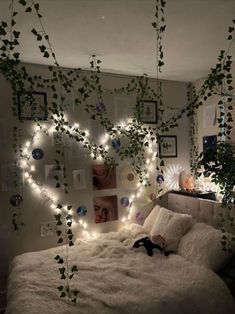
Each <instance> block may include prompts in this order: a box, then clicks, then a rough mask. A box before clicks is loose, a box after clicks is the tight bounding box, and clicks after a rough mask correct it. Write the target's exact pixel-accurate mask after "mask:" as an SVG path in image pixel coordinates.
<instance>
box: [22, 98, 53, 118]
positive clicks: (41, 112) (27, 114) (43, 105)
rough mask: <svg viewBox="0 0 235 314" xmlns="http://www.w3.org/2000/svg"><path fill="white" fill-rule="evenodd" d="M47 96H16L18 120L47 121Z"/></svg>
mask: <svg viewBox="0 0 235 314" xmlns="http://www.w3.org/2000/svg"><path fill="white" fill-rule="evenodd" d="M47 114H48V113H47V94H46V93H45V92H32V97H30V96H28V95H27V96H20V95H19V96H18V118H19V120H47Z"/></svg>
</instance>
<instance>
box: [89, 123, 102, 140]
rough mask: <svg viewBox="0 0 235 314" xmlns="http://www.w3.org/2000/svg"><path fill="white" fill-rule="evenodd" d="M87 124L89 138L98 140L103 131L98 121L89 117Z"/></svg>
mask: <svg viewBox="0 0 235 314" xmlns="http://www.w3.org/2000/svg"><path fill="white" fill-rule="evenodd" d="M88 124H89V130H90V137H91V139H92V140H93V141H95V142H97V141H100V140H101V139H102V137H103V135H104V133H105V130H104V127H103V126H102V125H101V124H100V122H99V121H97V120H93V119H89V121H88Z"/></svg>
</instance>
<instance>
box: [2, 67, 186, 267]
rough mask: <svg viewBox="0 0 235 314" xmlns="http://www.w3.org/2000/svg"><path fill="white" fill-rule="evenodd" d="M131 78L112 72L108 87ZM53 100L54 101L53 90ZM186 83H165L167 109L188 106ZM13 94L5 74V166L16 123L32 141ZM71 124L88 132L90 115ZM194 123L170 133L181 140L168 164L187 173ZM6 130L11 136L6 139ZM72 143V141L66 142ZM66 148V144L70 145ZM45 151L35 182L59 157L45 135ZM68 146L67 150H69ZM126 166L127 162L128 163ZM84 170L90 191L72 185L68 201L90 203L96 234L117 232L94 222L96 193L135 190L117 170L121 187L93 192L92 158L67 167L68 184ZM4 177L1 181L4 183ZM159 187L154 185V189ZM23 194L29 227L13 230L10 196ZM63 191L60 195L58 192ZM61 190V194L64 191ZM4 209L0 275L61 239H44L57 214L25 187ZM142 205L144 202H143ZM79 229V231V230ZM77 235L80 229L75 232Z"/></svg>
mask: <svg viewBox="0 0 235 314" xmlns="http://www.w3.org/2000/svg"><path fill="white" fill-rule="evenodd" d="M27 68H28V70H29V72H30V73H34V74H41V75H44V76H46V75H47V74H48V72H47V68H46V67H44V66H39V65H32V64H28V65H27ZM129 79H130V77H125V76H116V75H112V74H104V75H103V85H104V86H105V87H106V88H118V87H121V86H123V85H124V84H125V83H126V82H128V81H129ZM150 84H151V86H152V87H153V88H156V81H155V80H153V79H152V80H150ZM46 92H47V93H48V97H49V98H50V92H49V91H46ZM186 93H187V85H186V83H183V82H175V81H163V98H164V103H165V105H166V106H171V107H174V108H176V111H177V110H179V109H180V108H181V107H182V106H184V105H185V104H186V102H187V96H186ZM11 96H12V92H11V86H10V84H9V83H8V82H6V81H5V79H4V78H3V77H2V76H0V103H1V105H0V122H1V130H2V134H1V143H2V149H1V155H0V161H1V165H4V164H5V163H9V162H13V161H14V160H15V155H14V153H13V150H12V148H11V144H12V127H13V126H14V125H17V126H20V127H21V129H22V135H21V140H22V144H23V143H25V141H26V140H27V138H29V137H30V134H32V122H30V121H25V122H24V123H21V122H19V121H18V118H17V117H13V116H12V113H11V105H12V99H11ZM91 101H93V102H96V101H97V99H96V98H95V97H94V98H93V99H92V100H91ZM129 101H130V103H129V105H130V106H134V104H135V97H134V95H130V97H129ZM104 102H105V105H106V106H107V108H108V112H109V115H110V117H111V118H113V116H114V98H113V96H112V95H109V94H105V96H104ZM71 119H72V120H74V121H76V120H77V119H78V121H79V122H80V124H81V126H82V127H86V128H89V125H88V121H89V119H88V116H87V114H85V113H84V112H83V110H82V108H81V109H79V108H75V109H74V111H73V112H72V117H71ZM188 131H189V123H188V119H187V118H186V117H184V118H183V119H182V120H181V121H180V126H179V127H178V128H176V129H173V130H171V131H170V133H169V134H171V135H177V139H178V157H177V158H168V159H167V160H166V164H167V165H180V166H182V167H183V168H185V169H186V170H188V169H189V137H188ZM4 132H5V133H6V134H5V135H6V136H5V137H3V134H4ZM66 143H67V142H66ZM66 145H67V144H66ZM37 146H38V147H41V148H42V149H43V150H44V153H45V156H44V158H43V159H42V160H41V161H38V162H35V164H36V168H37V171H36V173H35V178H37V179H38V180H39V181H40V182H41V183H42V184H43V183H44V172H45V171H44V165H45V164H53V158H54V157H55V153H54V147H53V146H52V139H51V138H49V137H47V136H44V137H43V138H42V140H41V142H39V143H38V144H37ZM66 147H67V146H66ZM66 158H69V150H68V149H67V150H66ZM124 164H125V162H124ZM79 168H83V169H85V170H86V179H87V189H86V190H78V191H74V190H73V188H72V185H71V188H70V194H69V203H71V204H72V205H73V206H74V208H75V209H76V208H77V207H78V206H80V205H85V206H86V207H87V208H88V214H87V216H86V218H87V221H88V222H89V224H90V226H91V230H92V231H97V232H100V231H103V232H106V231H110V230H117V229H118V228H119V227H120V225H121V222H120V221H113V222H107V223H101V224H95V223H94V211H93V196H94V195H113V194H115V195H118V199H119V200H120V198H121V197H122V196H130V193H132V192H130V191H126V190H124V189H123V188H122V187H121V185H120V176H119V170H120V169H121V167H119V168H118V169H117V189H115V190H109V191H106V192H105V191H101V192H99V191H98V192H93V191H92V180H91V179H92V176H91V160H90V159H89V158H88V159H87V162H86V163H85V164H84V165H78V164H73V163H71V162H69V163H68V170H69V173H70V174H69V183H70V184H71V183H72V176H71V172H72V170H73V169H79ZM2 179H3V178H2V176H1V180H2ZM153 182H155V174H154V176H153ZM153 189H154V186H153ZM18 192H19V193H20V194H21V195H22V196H23V204H22V212H23V217H22V218H23V220H24V222H25V227H24V228H23V229H22V231H21V232H14V231H13V228H12V225H11V216H12V213H13V210H12V207H11V205H10V203H9V198H10V196H11V195H13V194H15V193H18ZM57 192H58V191H57ZM61 192H62V191H60V193H61ZM0 199H1V205H0V206H1V207H0V245H1V249H0V254H1V255H0V258H1V259H0V271H1V269H2V270H3V269H4V271H5V270H6V268H7V265H8V261H9V260H10V259H11V258H12V257H13V256H15V255H17V254H20V253H22V252H27V251H36V250H41V249H45V248H49V247H52V246H55V245H57V244H56V242H57V238H56V237H55V236H48V237H41V236H40V223H41V222H46V221H51V220H54V218H53V212H52V211H51V209H49V208H48V207H49V206H48V203H47V202H45V201H44V200H42V199H40V197H38V196H36V195H35V194H34V193H33V192H32V191H31V190H30V189H25V188H24V189H23V191H6V192H4V191H2V190H1V191H0ZM138 204H141V203H138ZM122 215H123V209H122V208H121V207H120V205H119V217H120V218H121V217H122ZM77 229H79V228H78V227H77ZM74 231H75V233H76V231H77V230H74Z"/></svg>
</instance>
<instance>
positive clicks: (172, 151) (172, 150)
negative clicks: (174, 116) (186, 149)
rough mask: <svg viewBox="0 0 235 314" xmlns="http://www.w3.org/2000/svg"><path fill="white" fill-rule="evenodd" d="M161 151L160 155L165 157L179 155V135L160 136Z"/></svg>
mask: <svg viewBox="0 0 235 314" xmlns="http://www.w3.org/2000/svg"><path fill="white" fill-rule="evenodd" d="M159 153H160V157H164V158H167V157H169V158H170V157H177V136H176V135H166V136H165V135H163V136H160V143H159Z"/></svg>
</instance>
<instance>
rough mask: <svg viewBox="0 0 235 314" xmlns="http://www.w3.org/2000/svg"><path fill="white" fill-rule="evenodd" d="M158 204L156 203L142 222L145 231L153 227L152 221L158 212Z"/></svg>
mask: <svg viewBox="0 0 235 314" xmlns="http://www.w3.org/2000/svg"><path fill="white" fill-rule="evenodd" d="M160 208H161V207H160V206H159V205H156V206H155V207H154V208H153V209H152V211H151V212H150V214H149V215H148V217H147V218H146V219H145V221H144V224H143V228H144V229H145V231H146V232H147V233H150V232H151V230H152V228H153V225H154V222H155V220H156V218H157V216H158V214H159V211H160Z"/></svg>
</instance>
